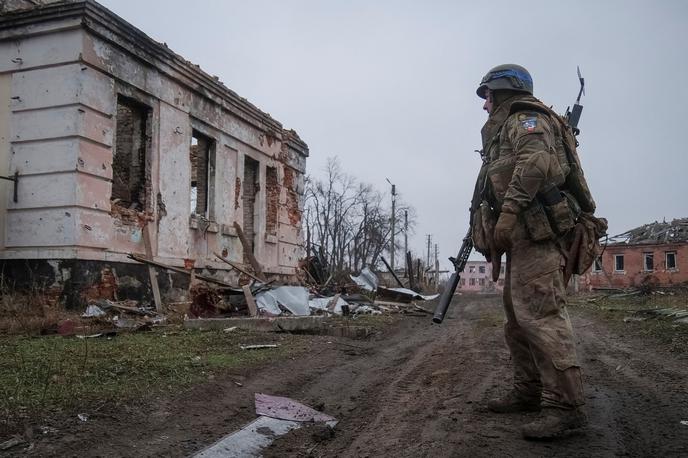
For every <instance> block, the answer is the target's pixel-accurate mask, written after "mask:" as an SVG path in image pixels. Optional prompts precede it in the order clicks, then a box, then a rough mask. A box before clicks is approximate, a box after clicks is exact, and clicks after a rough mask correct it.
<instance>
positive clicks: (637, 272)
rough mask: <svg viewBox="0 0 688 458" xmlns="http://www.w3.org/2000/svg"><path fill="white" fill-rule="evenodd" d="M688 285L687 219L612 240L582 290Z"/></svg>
mask: <svg viewBox="0 0 688 458" xmlns="http://www.w3.org/2000/svg"><path fill="white" fill-rule="evenodd" d="M686 284H688V218H681V219H675V220H673V221H671V222H669V223H667V222H666V221H664V222H661V223H660V222H654V223H650V224H645V225H643V226H640V227H637V228H635V229H632V230H630V231H628V232H624V233H623V234H619V235H617V236H614V237H611V238H610V240H609V243H608V244H607V247H606V248H605V250H604V252H603V253H602V256H601V258H600V259H598V260H596V261H595V262H594V263H593V266H592V267H591V269H590V271H588V272H587V273H586V274H585V275H583V276H582V278H581V279H580V281H579V285H580V286H581V287H585V288H587V289H594V288H609V287H611V288H629V287H641V288H642V287H644V286H648V287H655V286H664V287H666V286H678V285H686Z"/></svg>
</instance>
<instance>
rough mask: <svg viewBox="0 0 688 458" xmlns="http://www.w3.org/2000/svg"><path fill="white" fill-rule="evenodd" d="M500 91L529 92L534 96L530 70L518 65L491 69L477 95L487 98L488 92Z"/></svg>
mask: <svg viewBox="0 0 688 458" xmlns="http://www.w3.org/2000/svg"><path fill="white" fill-rule="evenodd" d="M487 89H490V90H492V91H498V90H500V89H508V90H511V91H520V92H527V93H528V94H530V95H533V78H532V77H531V76H530V73H528V70H526V69H525V68H523V67H521V66H520V65H516V64H504V65H498V66H496V67H495V68H492V69H490V71H489V72H487V74H486V75H485V76H483V79H482V81H480V86H479V87H478V90H477V91H476V93H477V94H478V97H480V98H483V99H485V98H487V95H486V94H485V92H486V90H487Z"/></svg>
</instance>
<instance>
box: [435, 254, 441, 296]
mask: <svg viewBox="0 0 688 458" xmlns="http://www.w3.org/2000/svg"><path fill="white" fill-rule="evenodd" d="M438 255H439V247H438V246H437V244H435V290H438V289H439V287H440V262H439V260H438V259H437V256H438Z"/></svg>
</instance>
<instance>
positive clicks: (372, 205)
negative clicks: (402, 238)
mask: <svg viewBox="0 0 688 458" xmlns="http://www.w3.org/2000/svg"><path fill="white" fill-rule="evenodd" d="M404 210H408V211H409V215H412V218H410V220H409V227H410V228H412V224H413V223H414V222H415V210H414V209H413V208H411V207H409V206H408V205H404V204H403V202H402V203H401V204H400V205H398V207H397V212H399V215H403V212H404ZM390 217H391V214H390V210H389V209H388V208H387V207H386V206H385V202H384V199H383V196H382V194H380V192H378V191H377V190H375V189H374V188H373V187H372V186H371V185H369V184H364V183H360V182H358V180H356V179H355V178H354V177H352V176H350V175H348V174H346V173H345V172H344V171H343V170H342V168H341V164H340V163H339V160H338V159H337V158H336V157H335V158H329V159H328V161H327V166H326V168H325V174H324V177H323V179H316V178H313V177H311V176H309V177H307V179H306V208H305V218H304V224H305V225H306V239H307V249H308V250H309V254H312V253H313V250H315V253H317V254H318V256H319V257H320V259H321V261H322V262H323V263H324V264H325V265H326V266H327V269H328V273H329V274H337V273H340V272H343V271H358V270H360V269H361V268H363V267H364V266H366V265H376V264H377V262H378V260H379V257H380V255H381V254H382V252H383V250H385V249H389V246H388V245H389V240H390V236H391V233H390V230H391V225H390V222H391V219H390ZM397 217H399V216H397ZM399 231H400V232H401V231H403V227H402V228H400V229H399Z"/></svg>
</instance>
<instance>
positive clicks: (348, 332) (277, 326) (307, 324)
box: [184, 316, 371, 339]
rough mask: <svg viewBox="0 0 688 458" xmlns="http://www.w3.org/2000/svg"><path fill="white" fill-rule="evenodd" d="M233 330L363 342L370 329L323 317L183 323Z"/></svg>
mask: <svg viewBox="0 0 688 458" xmlns="http://www.w3.org/2000/svg"><path fill="white" fill-rule="evenodd" d="M232 327H236V328H237V329H245V330H248V331H262V332H304V333H313V334H323V335H330V336H336V337H347V338H350V339H363V338H366V337H368V336H369V335H370V333H371V329H370V328H368V327H365V326H355V325H349V324H348V323H342V322H338V321H333V320H332V319H331V318H329V317H326V316H280V317H273V318H248V317H246V318H244V317H240V318H196V319H190V320H186V321H184V328H185V329H197V330H202V331H211V330H215V331H220V330H222V329H227V328H232Z"/></svg>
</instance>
